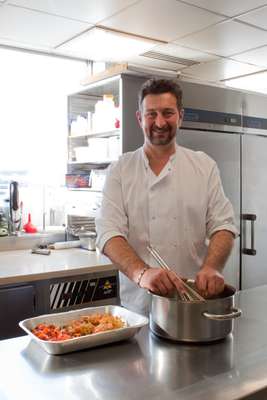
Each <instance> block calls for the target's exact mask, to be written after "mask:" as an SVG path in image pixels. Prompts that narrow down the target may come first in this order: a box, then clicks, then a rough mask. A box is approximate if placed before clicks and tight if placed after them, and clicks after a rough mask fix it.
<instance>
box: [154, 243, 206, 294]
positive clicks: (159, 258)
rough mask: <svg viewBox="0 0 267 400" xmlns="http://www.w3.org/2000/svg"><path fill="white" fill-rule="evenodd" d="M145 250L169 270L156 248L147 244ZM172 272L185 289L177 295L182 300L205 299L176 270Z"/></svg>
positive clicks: (162, 266)
mask: <svg viewBox="0 0 267 400" xmlns="http://www.w3.org/2000/svg"><path fill="white" fill-rule="evenodd" d="M147 250H148V251H149V253H150V254H151V255H152V256H153V257H154V259H155V260H156V261H157V263H158V264H159V265H160V267H161V268H163V269H166V270H167V271H171V269H170V267H169V266H168V264H167V263H166V262H165V261H164V260H163V258H162V257H161V256H160V255H159V253H158V252H157V250H156V249H154V248H153V247H152V246H147ZM173 272H174V271H173ZM174 273H175V275H176V277H177V278H178V279H179V280H180V282H181V283H182V284H183V286H184V287H185V289H186V291H184V292H179V296H180V298H181V300H182V301H206V300H205V299H204V297H202V296H201V295H200V294H199V293H198V292H197V291H196V290H194V289H193V288H192V287H191V286H190V285H188V284H187V283H186V282H184V281H183V280H182V279H181V278H180V277H179V276H178V275H177V274H176V272H174Z"/></svg>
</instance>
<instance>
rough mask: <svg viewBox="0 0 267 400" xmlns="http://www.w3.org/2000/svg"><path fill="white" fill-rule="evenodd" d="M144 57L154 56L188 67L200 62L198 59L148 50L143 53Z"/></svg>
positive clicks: (156, 58)
mask: <svg viewBox="0 0 267 400" xmlns="http://www.w3.org/2000/svg"><path fill="white" fill-rule="evenodd" d="M142 56H143V57H148V58H154V59H155V60H161V61H167V62H171V63H174V64H180V65H181V64H182V65H185V66H186V67H190V66H191V65H195V64H199V62H197V61H193V60H188V59H186V58H179V57H174V56H169V55H167V54H163V53H158V52H156V51H147V52H146V53H143V54H142Z"/></svg>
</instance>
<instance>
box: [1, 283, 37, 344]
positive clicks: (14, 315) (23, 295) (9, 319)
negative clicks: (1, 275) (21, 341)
mask: <svg viewBox="0 0 267 400" xmlns="http://www.w3.org/2000/svg"><path fill="white" fill-rule="evenodd" d="M34 303H35V288H34V286H31V285H27V286H18V287H9V288H4V289H0V339H8V338H11V337H14V336H21V335H23V334H24V332H23V331H22V329H21V328H20V327H19V326H18V322H19V321H21V320H23V319H25V318H30V317H32V316H33V315H34V311H35V307H34Z"/></svg>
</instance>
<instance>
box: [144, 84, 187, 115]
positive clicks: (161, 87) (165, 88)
mask: <svg viewBox="0 0 267 400" xmlns="http://www.w3.org/2000/svg"><path fill="white" fill-rule="evenodd" d="M162 93H171V94H173V95H174V96H175V97H176V101H177V108H178V110H181V109H182V108H183V102H182V98H183V92H182V89H181V87H180V85H179V83H178V82H177V81H175V80H174V79H157V78H152V79H149V80H147V81H146V82H144V83H143V85H142V86H141V88H140V91H139V94H138V106H139V110H141V109H142V103H143V100H144V98H145V97H146V96H147V95H148V94H162Z"/></svg>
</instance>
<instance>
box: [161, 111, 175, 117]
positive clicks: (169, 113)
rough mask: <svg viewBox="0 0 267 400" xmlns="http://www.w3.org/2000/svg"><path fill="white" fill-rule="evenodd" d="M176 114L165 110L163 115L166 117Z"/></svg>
mask: <svg viewBox="0 0 267 400" xmlns="http://www.w3.org/2000/svg"><path fill="white" fill-rule="evenodd" d="M173 114H174V112H173V111H164V113H163V116H164V117H166V118H169V117H171V116H172V115H173Z"/></svg>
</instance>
